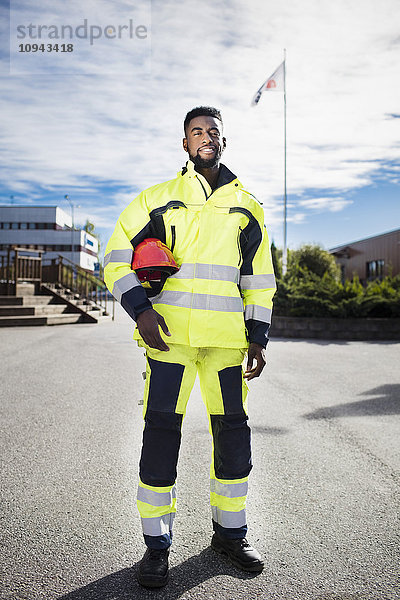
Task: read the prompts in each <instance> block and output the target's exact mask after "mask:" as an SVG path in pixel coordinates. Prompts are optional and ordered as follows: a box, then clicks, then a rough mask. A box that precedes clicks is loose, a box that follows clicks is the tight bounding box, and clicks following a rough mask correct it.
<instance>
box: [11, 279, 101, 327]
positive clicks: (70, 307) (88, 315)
mask: <svg viewBox="0 0 400 600" xmlns="http://www.w3.org/2000/svg"><path fill="white" fill-rule="evenodd" d="M107 317H108V315H106V314H105V311H104V309H102V308H101V307H99V306H97V305H96V304H95V303H94V302H91V301H89V302H87V301H85V300H81V299H80V298H79V296H77V297H76V296H74V294H73V293H72V292H70V290H66V289H64V288H61V287H60V286H54V288H53V286H52V285H51V284H47V285H42V287H41V290H40V293H38V294H37V293H35V288H34V286H33V285H30V284H24V285H23V286H19V287H18V295H17V296H0V327H15V326H27V325H66V324H71V323H97V322H98V321H99V320H103V319H107Z"/></svg>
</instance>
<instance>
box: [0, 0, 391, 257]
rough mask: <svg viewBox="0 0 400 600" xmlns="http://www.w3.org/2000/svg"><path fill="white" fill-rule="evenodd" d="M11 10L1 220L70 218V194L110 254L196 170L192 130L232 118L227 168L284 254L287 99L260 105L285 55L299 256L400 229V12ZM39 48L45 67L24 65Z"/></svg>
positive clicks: (47, 6) (166, 6) (318, 8)
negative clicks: (123, 225) (149, 203)
mask: <svg viewBox="0 0 400 600" xmlns="http://www.w3.org/2000/svg"><path fill="white" fill-rule="evenodd" d="M0 7H1V15H0V16H1V34H2V35H1V40H2V42H1V48H0V50H1V52H0V90H1V91H0V119H1V133H0V153H1V162H0V204H1V205H8V204H10V203H11V202H12V203H14V204H15V205H16V206H17V205H26V204H29V205H34V204H38V205H53V206H54V205H58V206H60V207H62V208H63V209H64V210H66V211H67V212H69V211H70V205H69V204H68V202H67V201H66V200H65V199H64V196H65V194H68V196H69V198H70V199H71V201H72V202H73V203H74V205H75V210H74V214H75V224H82V225H83V224H84V223H85V221H86V220H87V219H89V220H90V221H91V222H93V223H94V224H95V227H96V230H97V232H98V233H99V235H100V237H101V241H102V243H103V249H104V246H105V244H106V242H107V240H108V238H109V237H110V235H111V233H112V230H113V228H114V225H115V222H116V220H117V218H118V216H119V214H120V213H121V211H122V210H123V209H124V208H125V206H126V205H127V204H128V203H129V202H130V201H131V200H133V199H134V198H135V196H136V195H137V194H138V193H139V192H140V191H141V190H142V189H145V188H147V187H149V186H151V185H154V184H156V183H159V182H161V181H165V180H168V179H172V178H173V177H175V176H176V173H177V172H178V171H179V170H180V169H181V167H182V166H183V165H184V164H185V162H186V160H187V155H186V154H185V152H184V151H183V149H182V137H183V126H182V123H183V119H184V116H185V114H186V112H187V111H188V110H190V109H191V108H193V107H194V106H198V105H204V104H206V105H212V106H216V107H218V108H219V109H220V110H221V112H222V116H223V121H224V135H225V136H226V138H227V148H226V150H225V152H224V154H223V158H222V162H223V163H224V164H226V165H227V166H228V167H229V168H230V169H231V170H232V171H233V172H234V173H235V174H236V175H237V176H238V178H239V179H240V181H241V182H242V183H243V185H244V186H245V188H246V189H247V190H249V191H250V192H251V193H253V194H254V195H256V197H257V198H258V200H259V201H260V202H262V204H263V208H264V211H265V222H266V224H267V229H268V231H269V235H270V238H271V239H273V240H274V242H275V244H276V245H278V246H282V243H283V190H284V119H283V115H284V111H283V106H284V104H283V93H282V92H279V91H272V92H264V93H263V95H262V97H261V99H260V101H259V103H258V105H257V106H251V100H252V97H253V96H254V94H255V93H256V91H257V89H258V88H259V87H260V86H261V84H262V83H263V81H265V79H267V77H269V76H270V75H271V74H272V73H273V71H275V69H276V68H277V67H278V66H279V64H280V63H281V62H282V60H283V56H284V54H283V52H284V48H286V74H287V76H286V100H287V120H286V125H287V202H288V223H287V241H288V246H289V248H297V247H299V246H300V245H301V244H304V243H317V244H320V245H322V246H323V247H325V248H330V247H334V246H338V245H340V244H344V243H347V242H351V241H354V240H357V239H362V238H364V237H369V236H372V235H376V234H379V233H383V232H385V231H390V230H392V229H395V228H398V227H399V226H400V194H399V189H400V188H399V183H400V83H399V81H400V78H399V75H398V74H399V66H400V64H399V63H400V60H399V59H400V34H399V30H398V23H399V17H400V3H399V2H398V0H381V1H380V2H376V0H352V1H349V0H335V2H332V0H302V1H297V0H287V1H286V2H284V3H278V2H276V1H272V0H246V1H245V0H229V1H227V0H226V1H225V0H221V1H217V0H203V1H202V2H198V1H196V0H186V1H185V2H182V1H179V2H178V1H176V0H153V1H151V0H85V2H84V3H83V2H82V1H81V0H79V1H77V0H69V1H68V2H64V1H63V0H37V1H36V2H35V3H32V2H28V1H24V0H11V2H7V1H5V0H1V1H0ZM85 23H86V25H85ZM29 25H32V27H31V28H30V29H29ZM39 25H41V26H42V29H41V32H40V35H41V37H40V39H39V37H38V36H39ZM62 26H64V28H65V29H64V31H65V32H66V33H65V35H64V38H63V39H61V37H60V35H61V33H60V32H61V27H62ZM67 26H69V29H68V27H67ZM79 26H81V29H80V30H79V31H77V27H79ZM51 27H53V29H50V28H51ZM91 28H93V29H91ZM96 28H97V29H96ZM91 31H92V39H90V32H91ZM106 32H107V33H106ZM78 33H80V37H79V36H78ZM57 35H58V37H56V36H57ZM51 36H52V37H51ZM71 36H72V39H71ZM85 36H86V37H85ZM35 43H36V44H38V45H40V44H41V43H44V48H43V52H42V51H41V50H38V51H37V52H35V53H34V52H32V51H31V52H29V51H26V52H19V49H20V44H22V45H23V48H25V49H26V46H25V45H26V44H31V46H32V44H35ZM48 43H52V44H53V45H54V44H55V43H59V44H60V47H61V44H62V43H64V44H68V43H72V44H73V51H71V52H67V51H65V52H58V53H57V52H56V51H55V50H52V51H51V52H48V51H46V48H47V44H48Z"/></svg>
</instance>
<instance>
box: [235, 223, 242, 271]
mask: <svg viewBox="0 0 400 600" xmlns="http://www.w3.org/2000/svg"><path fill="white" fill-rule="evenodd" d="M242 231H243V229H242V228H241V227H240V226H239V229H238V232H237V238H236V241H237V247H238V252H239V262H238V266H239V267H240V266H241V264H242V262H243V256H242V247H241V245H240V236H241V233H242Z"/></svg>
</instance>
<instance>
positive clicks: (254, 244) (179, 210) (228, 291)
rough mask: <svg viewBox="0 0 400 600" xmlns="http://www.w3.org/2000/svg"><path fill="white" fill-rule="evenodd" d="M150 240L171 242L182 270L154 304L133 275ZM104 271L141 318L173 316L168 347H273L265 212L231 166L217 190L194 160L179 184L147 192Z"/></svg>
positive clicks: (120, 227) (119, 229) (120, 226)
mask: <svg viewBox="0 0 400 600" xmlns="http://www.w3.org/2000/svg"><path fill="white" fill-rule="evenodd" d="M148 237H155V238H158V239H160V240H161V241H162V242H164V243H165V244H166V245H167V246H168V247H169V248H170V249H171V250H172V252H173V255H174V258H175V260H176V262H177V263H178V265H179V267H180V270H179V271H178V272H177V273H176V274H175V275H172V276H171V277H169V278H168V279H167V281H166V283H165V285H164V287H163V289H162V291H161V293H160V294H159V295H158V296H155V297H154V298H151V299H150V300H149V299H148V298H147V296H146V292H145V289H144V288H143V287H142V285H141V283H140V282H139V280H138V278H137V276H136V274H135V272H134V271H132V269H131V262H132V256H133V251H134V249H135V247H136V246H137V245H138V244H139V243H140V242H142V241H143V240H144V239H145V238H148ZM104 267H105V268H104V281H105V283H106V285H107V287H108V289H109V290H110V291H111V293H112V294H113V295H114V297H115V298H116V299H117V300H118V301H119V302H120V303H121V304H122V306H123V307H124V308H125V310H126V311H127V312H128V313H129V315H130V316H131V317H132V318H133V319H134V320H136V318H137V316H138V315H139V314H140V313H141V312H143V311H145V310H147V309H148V308H151V307H152V306H153V308H154V309H155V310H156V311H157V312H159V313H160V314H161V315H162V316H163V317H164V318H165V321H166V323H167V325H168V328H169V330H170V332H171V334H172V337H168V338H166V337H165V338H164V339H166V341H167V342H168V343H169V342H171V343H175V344H187V345H189V346H195V347H211V346H213V347H215V346H216V347H223V348H224V347H225V348H246V347H247V345H248V343H249V342H257V343H259V344H261V345H262V346H264V347H265V346H266V343H267V340H268V338H267V334H268V328H269V324H270V322H271V311H272V297H273V295H274V293H275V277H274V272H273V266H272V260H271V253H270V248H269V242H268V235H267V231H266V229H265V226H264V211H263V209H262V207H261V206H260V204H259V203H258V201H257V200H256V199H255V198H254V196H252V195H251V194H250V193H249V192H247V191H245V190H244V189H243V186H242V184H241V183H240V181H239V180H238V179H237V178H236V176H235V175H233V173H231V171H229V169H227V167H225V165H222V164H221V165H220V171H219V177H218V182H217V187H216V189H214V190H212V189H211V187H210V185H209V184H208V182H207V180H206V179H205V178H204V177H203V176H202V175H201V174H199V173H197V171H195V169H194V163H193V162H192V161H191V160H189V161H188V162H187V163H186V166H185V167H184V168H183V169H182V171H181V172H179V173H178V175H177V177H176V178H175V179H172V180H170V181H166V182H164V183H160V184H158V185H155V186H152V187H150V188H148V189H146V190H144V191H143V192H141V193H140V194H139V195H138V196H137V197H136V198H135V199H134V200H133V201H132V202H131V203H130V204H129V205H128V206H127V208H126V209H125V210H124V211H123V212H122V213H121V215H120V217H119V219H118V221H117V224H116V226H115V230H114V233H113V234H112V236H111V238H110V240H109V242H108V244H107V248H106V253H105V259H104ZM161 333H162V332H161ZM162 335H163V334H162ZM134 338H135V339H138V340H139V339H140V335H139V333H138V330H137V329H136V331H135V334H134Z"/></svg>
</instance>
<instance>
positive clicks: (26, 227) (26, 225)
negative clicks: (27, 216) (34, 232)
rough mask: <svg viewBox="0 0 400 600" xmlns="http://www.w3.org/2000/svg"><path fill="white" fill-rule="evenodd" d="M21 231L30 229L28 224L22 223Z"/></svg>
mask: <svg viewBox="0 0 400 600" xmlns="http://www.w3.org/2000/svg"><path fill="white" fill-rule="evenodd" d="M20 228H21V229H28V223H20Z"/></svg>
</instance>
